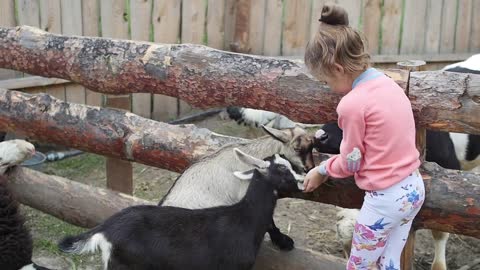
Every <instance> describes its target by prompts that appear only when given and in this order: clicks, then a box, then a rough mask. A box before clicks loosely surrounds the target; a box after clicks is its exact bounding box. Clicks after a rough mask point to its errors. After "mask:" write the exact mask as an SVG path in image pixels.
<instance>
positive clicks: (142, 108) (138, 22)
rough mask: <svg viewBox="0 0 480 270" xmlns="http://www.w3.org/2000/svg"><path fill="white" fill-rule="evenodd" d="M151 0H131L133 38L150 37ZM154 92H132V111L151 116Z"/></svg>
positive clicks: (147, 39)
mask: <svg viewBox="0 0 480 270" xmlns="http://www.w3.org/2000/svg"><path fill="white" fill-rule="evenodd" d="M151 14H152V1H151V0H147V1H145V0H130V19H131V21H130V28H131V35H132V39H133V40H145V41H149V39H150V23H151V21H152V18H151ZM151 100H152V94H150V93H137V94H132V112H133V113H135V114H138V115H140V116H142V117H145V118H151V113H152V105H151V103H152V102H151Z"/></svg>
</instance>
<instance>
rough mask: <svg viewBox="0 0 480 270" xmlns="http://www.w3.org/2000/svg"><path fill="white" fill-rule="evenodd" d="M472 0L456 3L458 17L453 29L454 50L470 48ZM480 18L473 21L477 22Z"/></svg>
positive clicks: (461, 51) (464, 50) (467, 49)
mask: <svg viewBox="0 0 480 270" xmlns="http://www.w3.org/2000/svg"><path fill="white" fill-rule="evenodd" d="M472 8H473V0H461V1H460V4H459V5H458V18H457V26H456V30H455V52H460V53H464V52H468V51H469V49H470V38H471V36H470V34H471V31H470V30H471V28H472ZM479 19H480V18H476V19H475V21H474V23H475V24H478V23H479Z"/></svg>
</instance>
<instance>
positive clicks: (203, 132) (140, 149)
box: [0, 89, 248, 172]
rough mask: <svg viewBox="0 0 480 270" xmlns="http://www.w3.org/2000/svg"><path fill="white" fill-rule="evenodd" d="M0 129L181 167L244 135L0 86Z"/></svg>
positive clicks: (36, 138)
mask: <svg viewBox="0 0 480 270" xmlns="http://www.w3.org/2000/svg"><path fill="white" fill-rule="evenodd" d="M0 130H2V131H6V132H14V133H17V134H22V135H25V136H27V137H29V138H32V139H35V140H39V141H42V142H49V143H55V144H59V145H63V146H69V147H73V148H76V149H79V150H83V151H87V152H92V153H96V154H100V155H104V156H108V157H113V158H119V159H123V160H129V161H136V162H139V163H143V164H146V165H150V166H157V167H161V168H164V169H168V170H170V171H176V172H181V171H183V170H185V168H187V167H188V166H189V165H190V164H191V163H193V162H195V161H197V160H198V159H199V158H201V157H203V156H205V155H208V154H211V153H213V152H215V151H217V150H218V149H219V148H220V147H221V146H224V145H226V144H229V143H236V142H244V141H245V142H246V141H248V140H245V139H240V138H235V137H229V136H224V135H221V134H216V133H213V132H211V131H209V130H208V129H205V128H197V127H196V126H194V125H169V124H166V123H162V122H157V121H154V120H150V119H146V118H143V117H140V116H138V115H135V114H133V113H130V112H128V111H124V110H118V109H109V108H99V107H94V106H87V105H81V104H74V103H67V102H64V101H62V100H59V99H56V98H54V97H52V96H50V95H47V94H38V95H30V94H26V93H22V92H18V91H9V90H5V89H0Z"/></svg>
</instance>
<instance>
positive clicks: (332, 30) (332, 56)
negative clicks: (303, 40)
mask: <svg viewBox="0 0 480 270" xmlns="http://www.w3.org/2000/svg"><path fill="white" fill-rule="evenodd" d="M319 21H320V26H319V28H318V31H317V33H316V34H315V37H314V38H313V39H312V40H311V41H310V42H308V44H307V48H306V51H305V64H306V65H307V67H308V68H309V69H310V70H311V71H313V72H314V73H317V72H320V73H321V74H327V75H328V74H331V72H330V70H332V68H333V65H334V64H335V63H337V64H339V65H341V66H342V67H343V68H344V69H345V72H349V73H353V72H356V71H364V70H365V69H367V68H368V66H369V65H370V56H369V54H368V53H367V52H366V51H365V45H364V40H363V39H362V36H361V35H360V33H359V32H358V31H356V30H355V29H353V28H351V27H350V26H348V14H347V12H346V11H345V9H343V8H342V7H340V6H338V5H335V4H325V5H324V6H323V9H322V15H321V18H320V19H319Z"/></svg>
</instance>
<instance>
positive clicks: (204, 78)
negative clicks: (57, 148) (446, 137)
mask: <svg viewBox="0 0 480 270" xmlns="http://www.w3.org/2000/svg"><path fill="white" fill-rule="evenodd" d="M0 40H1V42H0V67H3V68H10V69H15V70H18V71H22V72H28V73H32V74H36V75H42V76H47V77H51V76H55V77H59V78H62V79H69V80H72V81H75V82H77V83H81V84H82V85H84V86H87V87H90V88H92V89H98V90H97V91H99V92H102V93H104V94H108V95H113V94H120V95H125V94H129V93H152V94H168V95H170V96H173V97H178V98H182V99H184V100H188V101H189V102H191V103H192V104H196V105H197V106H199V107H203V108H209V107H218V106H228V105H238V106H252V107H253V108H258V109H267V110H273V111H276V112H279V113H283V114H285V115H287V116H288V117H291V118H292V119H295V120H298V121H302V122H306V123H309V122H315V123H324V122H326V121H329V120H330V121H332V120H334V119H335V118H336V113H335V107H336V105H337V103H338V99H339V98H340V96H338V95H333V94H332V93H331V91H329V90H328V89H327V87H326V86H325V85H323V84H319V83H318V81H316V80H314V79H313V78H312V77H311V76H308V74H307V73H305V72H306V71H305V69H304V68H303V66H302V64H301V63H298V62H297V61H289V60H285V59H281V58H278V57H277V58H268V57H254V56H249V55H239V54H233V53H228V52H223V51H218V50H213V49H211V48H208V47H205V46H197V45H158V44H151V43H146V42H141V41H138V42H128V41H124V40H108V39H97V38H86V37H64V36H58V35H53V34H50V33H46V32H43V31H39V30H38V29H36V28H32V27H21V28H17V29H6V28H0ZM32 41H33V42H32ZM52 44H54V45H55V46H52ZM67 44H68V46H66V45H67ZM11 59H15V61H11ZM205 59H209V61H208V62H207V63H205ZM166 61H167V62H166ZM67 66H68V68H65V67H67ZM92 66H94V67H95V69H94V72H91V71H92V68H91V67H92ZM280 66H281V68H282V70H283V72H278V71H279V67H280ZM126 70H128V72H125V71H126ZM386 72H387V73H388V74H389V76H390V77H391V78H394V79H395V81H396V82H397V83H398V84H399V85H400V86H401V87H402V88H403V89H405V90H407V89H408V96H409V98H410V99H411V101H412V108H413V111H414V114H415V118H416V122H417V126H418V127H420V128H432V129H437V130H444V131H455V132H464V133H472V134H480V119H479V118H478V117H475V116H477V115H479V113H480V103H479V102H478V96H479V94H480V76H478V75H473V74H460V73H452V72H440V71H434V72H411V73H408V72H405V71H399V70H390V71H386ZM165 74H168V76H165ZM432 89H433V90H432ZM432 91H433V92H434V93H435V94H432ZM252 93H254V95H252ZM305 96H308V97H309V99H307V100H305V98H304V97H305ZM265 100H268V101H269V102H262V101H265ZM259 101H260V102H259ZM306 111H308V112H309V113H305V112H306ZM0 129H2V130H6V131H15V132H17V131H18V132H22V133H23V134H25V135H27V136H29V137H31V138H34V139H38V140H41V141H48V142H52V143H58V144H62V145H68V146H72V147H75V148H78V149H81V150H84V151H91V152H95V153H98V154H102V155H106V156H108V157H111V158H121V159H123V160H127V161H136V162H141V163H144V164H148V165H154V166H158V167H161V168H165V169H170V170H174V171H178V172H181V171H183V170H184V169H185V168H187V167H188V166H189V165H190V164H191V163H192V162H195V161H196V160H199V159H200V158H201V157H202V156H205V155H208V154H209V153H213V152H215V151H216V150H218V149H219V147H222V146H224V145H227V144H230V143H232V142H235V141H238V142H244V141H245V140H244V139H239V138H234V137H227V136H222V135H218V134H215V133H211V132H209V131H208V130H205V129H202V130H200V129H198V128H196V127H195V126H194V125H169V124H166V123H162V122H157V121H151V120H148V119H145V118H142V117H139V116H136V115H134V114H131V113H127V112H124V111H120V110H110V109H104V108H98V107H89V106H84V105H79V104H69V103H65V102H61V101H59V100H57V99H54V98H51V97H50V96H49V95H35V96H31V95H26V94H24V93H21V92H15V91H7V90H2V89H0ZM424 134H425V133H423V135H424ZM418 138H422V136H418ZM420 141H424V140H420ZM422 152H423V151H422ZM422 174H423V177H424V180H425V185H426V193H427V195H426V198H427V200H426V201H425V204H424V206H423V208H422V211H421V212H420V214H419V216H417V218H416V220H415V223H414V224H415V227H416V228H430V229H436V230H441V231H447V232H452V233H460V234H465V235H470V236H473V237H477V238H480V225H479V223H478V219H479V215H480V205H479V203H478V202H479V201H480V199H479V198H478V197H479V194H480V183H479V181H480V179H479V178H478V175H477V174H473V173H469V172H460V171H452V170H444V169H441V168H439V167H438V165H434V164H431V163H430V164H428V163H427V164H424V166H423V168H422ZM9 177H10V181H9V183H11V186H12V187H13V190H14V193H15V194H16V196H17V198H19V200H20V201H21V202H22V203H24V204H27V205H30V206H32V207H35V208H37V209H40V210H42V211H45V212H47V213H49V214H52V215H54V216H57V217H60V218H62V219H64V220H66V221H68V222H71V223H73V224H77V225H80V226H93V225H96V224H98V222H100V221H101V220H103V219H105V218H106V217H108V216H109V215H111V214H112V213H114V212H115V211H118V210H119V209H121V207H122V206H123V207H125V206H127V205H133V204H139V203H148V202H145V201H143V200H140V199H138V198H132V197H128V196H125V195H119V194H115V193H112V192H107V191H105V190H102V189H96V188H92V187H88V186H86V185H83V184H79V183H75V182H72V181H69V180H66V179H61V178H58V177H51V176H48V175H44V174H41V173H35V172H31V171H29V170H28V169H23V170H19V171H17V172H14V173H12V174H10V175H9ZM99 194H100V195H101V196H99ZM363 195H364V194H363V193H362V192H361V190H359V189H358V188H357V187H356V185H355V184H354V181H353V179H351V178H350V179H349V180H340V181H332V185H323V186H322V187H320V188H319V189H317V190H316V191H315V192H313V193H310V194H304V193H297V194H291V196H294V197H300V198H303V199H308V200H313V201H318V202H324V203H331V204H335V205H339V206H342V207H359V206H360V205H361V201H362V198H363ZM52 198H54V199H52ZM59 202H60V203H59ZM277 256H278V257H283V256H284V255H283V254H280V253H277ZM305 258H306V255H305V254H299V255H297V256H296V257H293V258H292V259H291V260H289V261H291V262H293V263H294V264H297V265H295V266H293V267H292V266H286V265H282V266H281V267H279V269H321V268H328V267H319V266H315V267H311V265H310V266H306V265H305V263H311V262H314V261H316V259H315V258H313V259H311V260H308V261H307V260H306V259H305ZM407 258H408V256H407ZM409 258H410V259H411V258H412V257H409ZM271 261H276V258H272V257H270V258H269V261H268V263H270V262H271ZM406 262H407V263H411V262H412V261H406ZM328 269H331V268H328ZM405 269H411V268H408V267H405Z"/></svg>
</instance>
